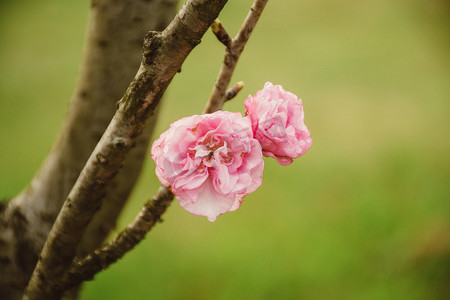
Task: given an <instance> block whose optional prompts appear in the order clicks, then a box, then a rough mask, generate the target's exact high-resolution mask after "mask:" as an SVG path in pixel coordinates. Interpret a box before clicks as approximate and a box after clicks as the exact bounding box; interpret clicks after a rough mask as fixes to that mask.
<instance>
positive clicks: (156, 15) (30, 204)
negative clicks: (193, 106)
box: [0, 0, 177, 300]
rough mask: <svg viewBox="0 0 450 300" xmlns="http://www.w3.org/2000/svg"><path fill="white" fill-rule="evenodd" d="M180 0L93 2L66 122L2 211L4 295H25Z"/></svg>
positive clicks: (112, 214) (100, 217)
mask: <svg viewBox="0 0 450 300" xmlns="http://www.w3.org/2000/svg"><path fill="white" fill-rule="evenodd" d="M176 1H177V0H149V1H141V0H121V1H115V0H91V2H92V3H91V5H90V8H89V10H90V11H89V22H88V24H87V30H86V38H85V42H84V50H83V58H82V62H81V63H80V71H79V74H78V79H77V83H76V86H75V88H74V92H73V95H72V97H71V99H70V107H69V109H68V112H67V116H66V119H65V122H64V125H63V127H62V128H61V130H60V132H59V135H58V138H57V139H56V141H55V143H54V145H53V147H52V149H51V151H50V153H49V154H48V155H47V158H46V159H45V161H44V163H43V164H42V166H41V167H40V170H39V172H37V174H36V175H35V176H34V178H33V180H32V181H31V182H30V184H29V185H28V186H27V188H26V189H24V191H22V192H21V193H20V194H19V195H17V196H16V197H14V199H12V200H11V201H9V202H8V204H7V205H6V206H5V207H4V209H3V210H0V245H1V247H0V257H1V258H2V261H7V262H8V263H7V264H3V265H2V266H1V267H0V269H1V272H0V298H5V299H11V300H12V299H22V294H23V291H24V289H25V287H26V285H27V283H28V281H29V278H30V276H31V273H32V272H33V269H34V267H35V265H36V262H37V260H38V255H39V253H40V252H41V250H42V247H43V246H44V243H45V240H46V239H47V237H48V234H49V232H50V229H51V227H52V225H53V223H54V221H55V219H56V217H57V215H58V213H59V211H60V210H61V207H62V205H63V203H64V200H65V199H66V198H67V196H68V194H69V192H70V190H71V188H72V187H73V185H74V183H75V181H76V180H77V177H78V175H79V174H80V172H81V170H82V169H83V166H84V165H85V163H86V161H87V159H88V158H89V156H90V154H91V153H92V151H93V150H94V148H95V145H96V144H97V143H98V141H99V139H100V138H101V136H102V134H103V132H104V131H105V129H106V127H107V126H108V123H109V122H110V121H111V118H112V117H113V115H114V112H115V110H116V105H117V100H118V99H120V98H121V97H122V96H123V94H124V93H125V91H126V90H127V87H128V85H129V84H130V82H131V80H132V79H133V77H134V75H135V74H136V70H137V69H138V68H139V65H140V62H141V59H142V42H143V39H144V36H145V34H146V33H147V32H148V31H149V30H163V29H164V28H165V27H166V26H167V24H169V22H170V21H171V20H172V19H173V17H174V16H175V12H176V11H175V9H176V3H175V2H176ZM56 100H57V99H55V101H56ZM62 100H63V99H62ZM151 119H154V117H152V118H151ZM153 124H154V122H153V120H151V121H150V122H149V124H147V126H146V128H145V130H144V131H143V133H142V134H141V136H140V137H139V138H138V140H137V141H136V147H135V148H133V149H132V150H131V151H130V154H129V155H128V157H127V159H126V161H125V162H124V167H123V169H121V172H120V173H119V174H118V176H117V177H116V178H115V179H114V180H115V181H114V182H113V184H112V185H111V186H110V187H109V188H108V191H107V194H106V196H105V200H104V205H102V207H101V210H100V211H99V213H98V214H96V216H95V218H94V219H93V220H92V221H91V222H90V224H89V227H88V230H87V231H86V232H85V234H84V236H83V240H82V242H81V244H80V245H79V247H78V253H84V254H87V253H89V252H90V251H92V250H93V249H95V248H97V247H99V246H100V245H101V244H102V242H103V240H104V238H105V237H106V235H107V234H108V232H109V231H110V229H111V228H112V227H113V226H114V223H115V220H116V218H117V215H118V212H119V210H120V209H121V208H122V207H123V205H124V203H125V201H126V199H127V198H128V194H129V193H130V191H131V189H132V187H133V185H134V182H135V180H136V178H137V176H138V174H139V172H140V170H141V167H142V161H143V159H144V157H146V156H147V155H146V151H147V149H148V143H149V140H150V135H151V132H152V129H153Z"/></svg>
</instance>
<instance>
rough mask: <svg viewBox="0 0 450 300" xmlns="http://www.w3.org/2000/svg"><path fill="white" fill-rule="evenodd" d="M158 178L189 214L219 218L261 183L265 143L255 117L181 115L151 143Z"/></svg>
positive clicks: (227, 113)
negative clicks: (259, 136)
mask: <svg viewBox="0 0 450 300" xmlns="http://www.w3.org/2000/svg"><path fill="white" fill-rule="evenodd" d="M151 152H152V158H153V160H154V161H155V163H156V176H158V179H159V181H160V182H161V184H163V185H164V186H166V187H169V188H170V190H171V191H172V192H173V193H174V194H175V195H176V196H177V200H178V203H179V204H180V205H181V206H182V207H183V208H184V209H185V210H186V211H188V212H190V213H191V214H194V215H198V216H206V217H208V220H209V221H215V220H216V218H217V216H219V215H222V214H224V213H226V212H228V211H234V210H236V209H238V208H239V207H240V206H241V203H242V198H243V197H244V196H245V195H247V194H249V193H251V192H253V191H255V190H256V189H257V188H258V187H259V186H260V185H261V183H262V171H263V168H264V162H263V159H262V152H261V146H260V144H259V142H258V141H257V140H255V139H254V138H253V133H252V129H251V124H250V120H249V119H248V118H243V117H242V115H241V114H240V113H231V112H226V111H218V112H215V113H212V114H205V115H195V116H191V117H186V118H183V119H180V120H178V121H176V122H174V123H173V124H171V125H170V128H169V129H168V130H167V131H166V132H164V133H163V134H161V136H160V137H159V139H157V140H156V141H155V142H154V143H153V146H152V151H151Z"/></svg>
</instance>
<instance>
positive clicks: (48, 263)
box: [25, 0, 227, 299]
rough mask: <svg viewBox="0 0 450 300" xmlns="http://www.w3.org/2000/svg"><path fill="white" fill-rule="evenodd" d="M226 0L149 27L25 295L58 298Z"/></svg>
mask: <svg viewBox="0 0 450 300" xmlns="http://www.w3.org/2000/svg"><path fill="white" fill-rule="evenodd" d="M226 2H227V1H226V0H188V1H187V2H186V4H185V5H184V6H183V8H182V9H181V10H180V11H179V12H178V14H177V16H176V17H175V18H174V20H173V21H172V22H171V23H170V24H169V26H168V27H167V28H166V29H165V30H164V31H163V32H149V33H148V34H147V36H146V38H145V41H144V56H143V61H142V63H141V67H140V69H139V71H138V73H137V74H136V77H135V78H134V80H133V81H132V83H131V84H130V86H129V87H128V90H127V92H126V93H125V95H124V96H123V97H122V99H121V100H120V101H119V103H118V109H117V111H116V114H115V115H114V117H113V119H112V121H111V123H110V124H109V126H108V128H107V129H106V131H105V133H104V134H103V136H102V138H101V139H100V142H99V143H98V144H97V146H96V147H95V149H94V151H93V153H92V154H91V156H90V157H89V159H88V161H87V163H86V165H85V167H84V168H83V170H82V172H81V174H80V176H79V178H78V179H77V181H76V183H75V185H74V187H73V188H72V190H71V192H70V193H69V196H68V197H67V199H66V201H65V203H64V205H63V207H62V209H61V212H60V213H59V215H58V217H57V219H56V222H55V224H54V225H53V228H52V230H51V232H50V235H49V237H48V239H47V241H46V243H45V245H44V249H43V251H42V252H41V256H40V259H39V261H38V264H37V266H36V268H35V270H34V272H33V275H32V277H31V279H30V281H29V284H28V287H27V289H26V291H25V299H58V298H59V297H60V296H61V293H62V292H63V290H62V289H61V287H59V286H57V285H56V284H55V283H57V282H58V279H59V278H61V277H62V276H63V275H64V273H65V271H66V270H67V268H68V266H69V265H70V264H71V262H72V260H73V258H74V256H75V249H76V246H77V244H78V243H79V241H80V239H81V236H82V233H83V232H84V230H85V228H86V226H87V224H88V223H89V221H90V220H91V219H92V216H93V214H94V213H95V211H96V210H98V209H99V208H100V206H101V199H102V198H103V196H104V195H105V192H106V186H107V185H108V184H109V183H110V182H111V180H112V178H113V177H114V176H115V175H116V173H117V172H118V171H119V169H120V167H121V165H122V163H123V161H124V159H125V157H126V155H127V153H128V152H129V150H130V149H131V148H132V146H133V145H134V143H135V141H136V138H137V137H138V136H139V134H140V133H141V131H142V130H143V128H144V126H145V123H146V121H147V119H148V118H149V117H150V115H151V114H152V113H153V111H154V109H155V107H156V105H157V104H158V102H159V100H160V98H161V96H162V94H163V93H164V91H165V89H166V88H167V86H168V85H169V83H170V81H171V80H172V78H173V76H174V75H175V74H176V72H177V71H178V70H179V68H180V67H181V65H182V63H183V61H184V60H185V58H186V57H187V55H188V54H189V53H190V51H191V50H192V49H193V48H194V47H195V46H196V45H197V44H198V43H199V42H200V39H201V37H202V36H203V34H204V33H205V32H206V30H207V29H208V28H209V26H210V25H211V24H212V22H213V21H214V19H216V18H217V16H218V14H219V12H220V11H221V10H222V8H223V6H224V5H225V3H226Z"/></svg>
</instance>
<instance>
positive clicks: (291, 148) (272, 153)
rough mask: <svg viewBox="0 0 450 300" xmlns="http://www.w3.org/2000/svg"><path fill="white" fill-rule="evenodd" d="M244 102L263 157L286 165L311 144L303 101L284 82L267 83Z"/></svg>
mask: <svg viewBox="0 0 450 300" xmlns="http://www.w3.org/2000/svg"><path fill="white" fill-rule="evenodd" d="M244 105H245V108H246V114H247V115H248V116H249V117H250V119H251V122H252V129H253V133H254V137H255V138H256V139H257V140H258V141H259V142H260V143H261V147H262V151H263V155H264V156H269V157H274V158H275V159H276V160H277V162H278V163H279V164H280V165H283V166H286V165H289V164H290V163H292V161H293V160H292V159H293V158H297V157H300V156H302V155H303V154H305V152H306V151H307V150H308V149H309V147H311V144H312V140H311V138H310V132H309V130H308V128H306V125H305V123H304V114H303V106H302V100H301V99H298V97H297V96H296V95H294V94H293V93H290V92H287V91H285V90H284V89H283V88H282V87H281V85H273V84H272V83H270V82H267V83H266V84H265V85H264V88H263V89H262V90H260V91H258V92H257V93H256V94H255V96H254V97H252V96H251V95H250V96H248V98H247V99H246V100H245V102H244Z"/></svg>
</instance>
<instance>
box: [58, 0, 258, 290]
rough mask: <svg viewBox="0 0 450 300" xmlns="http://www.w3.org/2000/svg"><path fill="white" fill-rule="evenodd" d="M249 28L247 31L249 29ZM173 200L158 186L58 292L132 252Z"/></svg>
mask: <svg viewBox="0 0 450 300" xmlns="http://www.w3.org/2000/svg"><path fill="white" fill-rule="evenodd" d="M261 1H264V4H265V2H267V0H255V3H254V5H253V7H252V10H251V12H250V14H249V17H247V18H246V20H245V21H244V25H245V26H242V27H241V29H240V31H245V32H248V35H249V34H250V32H251V29H253V28H254V26H255V25H256V22H257V20H258V18H259V15H260V14H261V13H262V10H263V8H264V5H263V6H259V7H260V9H259V10H255V9H254V8H255V6H256V7H258V3H260V2H261ZM255 14H257V16H255ZM249 20H252V21H249ZM211 28H212V30H213V32H214V34H216V36H217V37H218V39H219V41H221V42H222V43H223V44H224V45H225V46H227V47H229V46H231V45H232V41H231V39H230V38H227V37H228V33H226V31H225V29H224V28H223V26H222V25H221V23H220V21H218V20H216V21H214V23H213V24H212V26H211ZM249 28H251V29H250V30H249ZM217 29H219V31H221V34H217V32H218V30H217ZM247 40H248V37H247ZM223 41H225V42H223ZM226 41H229V43H227V42H226ZM245 43H246V41H244V42H243V44H245ZM219 78H220V76H219ZM242 88H243V83H242V82H238V83H237V84H236V85H234V86H233V87H232V88H230V89H229V90H228V91H227V92H226V93H225V96H224V97H223V98H222V99H219V100H218V101H219V103H217V105H215V106H214V107H215V108H213V107H212V106H209V109H217V107H222V105H223V102H225V101H228V100H231V99H232V98H233V97H234V96H236V94H237V93H239V91H240V90H241V89H242ZM213 112H214V111H213V110H208V109H206V110H205V111H204V113H213ZM173 197H174V195H173V194H172V193H171V192H170V191H169V189H167V188H166V187H164V186H161V187H160V189H159V191H158V193H157V194H156V195H154V196H153V197H152V199H150V200H149V201H147V202H146V203H145V205H144V207H143V208H142V209H141V211H140V212H139V214H138V215H137V216H136V218H135V219H134V221H133V222H132V223H130V224H129V225H128V226H127V227H126V228H125V230H123V231H121V232H120V233H119V234H118V235H117V237H116V238H115V239H114V240H112V241H111V242H109V243H107V244H105V245H103V246H102V247H100V248H98V249H96V250H95V251H93V252H91V253H90V254H88V255H86V256H85V257H75V258H74V259H73V261H72V264H71V266H70V267H69V271H68V272H66V273H65V276H64V277H62V278H61V279H60V281H59V283H58V285H59V286H60V287H61V289H67V288H70V287H71V286H73V285H77V284H79V283H81V282H83V281H85V280H91V279H92V278H93V277H94V275H95V274H96V273H98V272H100V271H101V270H103V269H106V268H108V267H109V266H110V265H111V264H112V263H115V262H116V261H117V260H119V259H120V258H122V256H123V255H125V254H126V253H127V252H129V251H130V250H132V249H133V248H134V247H135V246H136V245H137V244H138V243H140V242H141V241H142V240H143V239H144V238H145V236H146V234H147V233H148V231H150V230H151V229H152V228H153V226H154V225H155V224H156V223H157V222H158V221H160V220H161V216H162V215H163V214H164V212H165V211H166V209H167V207H168V206H169V205H170V203H171V202H172V199H173Z"/></svg>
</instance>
